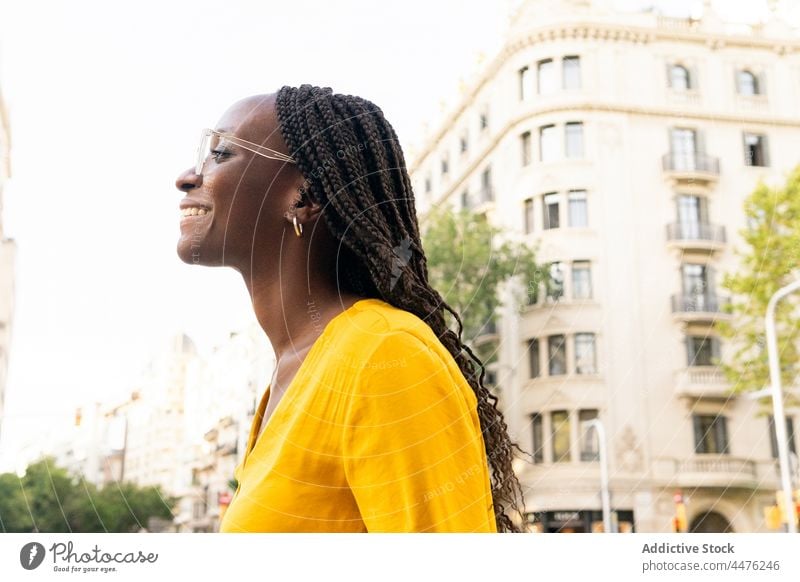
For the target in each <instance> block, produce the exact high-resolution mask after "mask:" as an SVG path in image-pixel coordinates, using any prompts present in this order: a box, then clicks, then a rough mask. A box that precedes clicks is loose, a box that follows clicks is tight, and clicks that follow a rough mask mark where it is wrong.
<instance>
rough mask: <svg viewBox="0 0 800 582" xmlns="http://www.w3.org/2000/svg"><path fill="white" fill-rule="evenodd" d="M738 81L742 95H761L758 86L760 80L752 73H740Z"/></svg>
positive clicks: (744, 71) (745, 71) (743, 71)
mask: <svg viewBox="0 0 800 582" xmlns="http://www.w3.org/2000/svg"><path fill="white" fill-rule="evenodd" d="M736 80H737V83H736V84H737V85H738V88H739V94H740V95H758V94H760V93H761V90H760V88H759V86H758V79H757V78H756V76H755V75H754V74H753V73H751V72H750V71H747V70H742V71H739V73H738V75H737V76H736Z"/></svg>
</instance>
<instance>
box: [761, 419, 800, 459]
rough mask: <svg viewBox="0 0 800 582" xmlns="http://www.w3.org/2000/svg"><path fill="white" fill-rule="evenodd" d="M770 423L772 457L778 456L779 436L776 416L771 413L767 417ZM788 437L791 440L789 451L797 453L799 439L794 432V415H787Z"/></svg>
mask: <svg viewBox="0 0 800 582" xmlns="http://www.w3.org/2000/svg"><path fill="white" fill-rule="evenodd" d="M767 422H768V423H769V444H770V447H771V448H772V458H773V459H777V458H778V436H777V431H776V430H775V417H774V416H772V415H771V414H770V415H769V418H767ZM786 438H787V439H788V440H789V452H791V453H794V454H797V439H796V437H795V432H794V422H793V420H792V417H790V416H787V417H786Z"/></svg>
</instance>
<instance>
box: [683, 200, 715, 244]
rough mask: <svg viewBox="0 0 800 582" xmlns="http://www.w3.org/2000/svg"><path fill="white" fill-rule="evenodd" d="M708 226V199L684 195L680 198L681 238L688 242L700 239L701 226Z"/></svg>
mask: <svg viewBox="0 0 800 582" xmlns="http://www.w3.org/2000/svg"><path fill="white" fill-rule="evenodd" d="M704 224H708V209H707V204H706V199H705V198H702V197H700V196H693V195H689V194H683V195H681V196H679V197H678V226H679V228H680V237H681V238H682V239H687V240H695V239H698V238H700V234H701V228H700V227H701V225H704Z"/></svg>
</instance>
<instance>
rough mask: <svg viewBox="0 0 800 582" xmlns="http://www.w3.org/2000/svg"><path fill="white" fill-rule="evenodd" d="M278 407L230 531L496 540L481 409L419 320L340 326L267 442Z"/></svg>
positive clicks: (244, 478)
mask: <svg viewBox="0 0 800 582" xmlns="http://www.w3.org/2000/svg"><path fill="white" fill-rule="evenodd" d="M268 398H269V388H267V390H266V392H265V393H264V395H263V396H262V398H261V402H260V404H259V407H258V411H257V412H256V415H255V418H254V419H253V424H252V426H251V429H250V438H249V439H248V444H247V451H246V452H245V455H244V458H243V459H242V461H241V462H240V463H239V465H238V466H237V467H236V470H235V472H234V476H235V477H236V479H237V480H238V482H239V487H238V489H237V491H236V493H235V494H234V496H233V499H232V501H231V504H230V506H229V507H228V509H227V511H226V512H225V515H224V516H223V519H222V522H221V524H220V531H222V532H496V531H497V527H496V524H495V519H494V511H493V508H492V496H491V488H490V481H489V466H488V464H487V459H486V453H485V450H484V441H483V436H482V434H481V430H480V422H479V420H478V414H477V409H476V406H477V399H476V397H475V394H474V392H473V391H472V388H471V387H470V385H469V384H468V383H467V381H466V379H465V378H464V376H463V374H462V373H461V370H460V369H459V367H458V364H456V362H455V360H454V359H453V357H452V356H451V355H450V353H449V352H448V351H447V348H445V347H444V346H443V345H442V343H441V342H440V341H439V339H438V338H437V337H436V334H434V333H433V330H431V328H430V327H429V326H428V325H427V324H426V323H425V322H424V321H422V320H421V319H420V318H419V317H417V316H416V315H414V314H413V313H410V312H408V311H405V310H402V309H398V308H396V307H394V306H392V305H391V304H389V303H387V302H385V301H383V300H381V299H375V298H372V299H362V300H360V301H358V302H356V303H355V304H353V305H352V306H351V307H349V308H348V309H346V310H345V311H343V312H342V313H340V314H338V315H336V316H335V317H334V318H333V319H332V320H331V321H330V322H328V324H327V325H326V326H325V328H324V330H323V332H322V334H321V335H320V336H319V337H318V338H317V340H316V341H315V342H314V344H313V345H312V346H311V349H310V350H309V352H308V354H307V355H306V357H305V359H304V360H303V362H302V364H301V365H300V368H299V369H298V371H297V374H296V375H295V377H294V378H293V380H292V382H291V383H290V384H289V386H288V388H287V389H286V392H285V394H284V395H283V397H282V398H281V399H280V400H279V401H278V405H277V406H276V408H275V410H274V411H273V413H272V415H271V416H270V417H269V418H268V419H267V425H266V427H265V428H264V431H263V433H262V434H261V436H258V432H259V428H260V426H261V419H262V418H263V415H264V410H265V407H266V404H267V399H268ZM257 436H258V439H257V442H254V441H256V437H257Z"/></svg>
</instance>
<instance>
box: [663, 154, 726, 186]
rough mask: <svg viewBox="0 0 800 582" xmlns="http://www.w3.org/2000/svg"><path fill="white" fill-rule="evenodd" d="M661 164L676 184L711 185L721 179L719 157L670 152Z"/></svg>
mask: <svg viewBox="0 0 800 582" xmlns="http://www.w3.org/2000/svg"><path fill="white" fill-rule="evenodd" d="M661 166H662V168H663V170H664V175H665V176H666V177H667V178H668V179H670V180H672V181H673V183H674V184H676V185H678V184H680V185H687V184H697V185H702V186H709V185H711V184H712V183H716V181H717V180H718V179H719V158H715V157H713V156H708V155H706V154H701V153H692V152H689V153H678V152H670V153H668V154H664V156H663V157H662V158H661Z"/></svg>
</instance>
